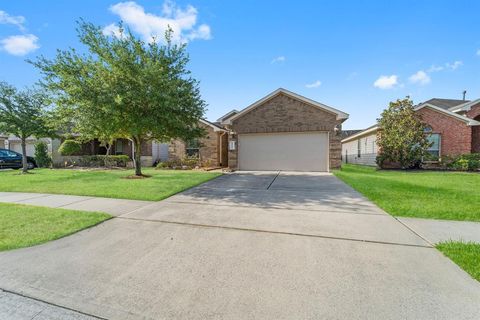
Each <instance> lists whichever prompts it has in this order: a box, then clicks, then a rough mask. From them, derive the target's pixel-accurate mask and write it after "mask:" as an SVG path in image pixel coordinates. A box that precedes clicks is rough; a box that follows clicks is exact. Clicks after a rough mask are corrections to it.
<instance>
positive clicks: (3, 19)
mask: <svg viewBox="0 0 480 320" xmlns="http://www.w3.org/2000/svg"><path fill="white" fill-rule="evenodd" d="M24 23H25V17H23V16H11V15H9V14H8V13H6V12H5V11H2V10H0V24H12V25H14V26H17V27H18V28H19V29H20V30H21V31H24V30H25V27H24V26H23V24H24Z"/></svg>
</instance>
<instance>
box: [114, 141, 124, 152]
mask: <svg viewBox="0 0 480 320" xmlns="http://www.w3.org/2000/svg"><path fill="white" fill-rule="evenodd" d="M115 154H117V155H119V154H123V141H122V140H120V139H117V141H115Z"/></svg>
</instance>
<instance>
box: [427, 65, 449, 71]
mask: <svg viewBox="0 0 480 320" xmlns="http://www.w3.org/2000/svg"><path fill="white" fill-rule="evenodd" d="M443 69H445V68H444V67H443V66H436V65H432V66H431V67H430V68H428V70H427V72H439V71H443Z"/></svg>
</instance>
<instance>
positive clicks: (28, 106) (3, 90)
mask: <svg viewBox="0 0 480 320" xmlns="http://www.w3.org/2000/svg"><path fill="white" fill-rule="evenodd" d="M48 106H49V103H48V97H47V95H46V94H45V93H44V92H42V91H41V90H38V89H25V90H20V91H19V90H17V89H16V88H15V87H13V86H11V85H9V84H7V83H5V82H0V132H4V133H9V134H13V135H15V136H17V137H19V138H20V140H21V145H22V165H23V169H22V172H24V173H26V172H27V170H28V162H27V143H26V141H27V138H28V137H30V136H36V137H48V136H52V135H53V134H54V132H53V130H52V129H51V127H50V125H49V123H50V121H49V117H48Z"/></svg>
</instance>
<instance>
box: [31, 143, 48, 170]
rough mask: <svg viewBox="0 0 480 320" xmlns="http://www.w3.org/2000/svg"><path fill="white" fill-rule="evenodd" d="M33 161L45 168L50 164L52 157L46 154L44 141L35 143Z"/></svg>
mask: <svg viewBox="0 0 480 320" xmlns="http://www.w3.org/2000/svg"><path fill="white" fill-rule="evenodd" d="M35 161H36V162H37V165H38V166H39V167H40V168H47V167H49V166H50V165H51V164H52V158H51V157H50V155H49V154H48V146H47V143H46V142H45V141H40V142H37V143H36V144H35Z"/></svg>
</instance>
